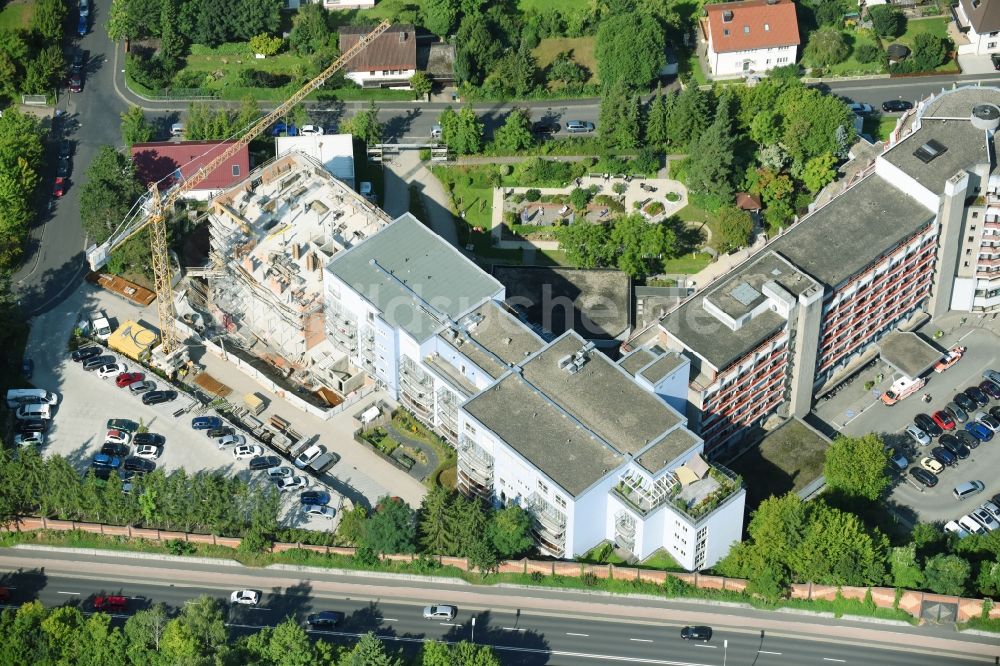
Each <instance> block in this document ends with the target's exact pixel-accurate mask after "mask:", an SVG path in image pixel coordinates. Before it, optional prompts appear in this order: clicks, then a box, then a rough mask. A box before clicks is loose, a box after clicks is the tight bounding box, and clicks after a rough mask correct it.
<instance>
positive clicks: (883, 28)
mask: <svg viewBox="0 0 1000 666" xmlns="http://www.w3.org/2000/svg"><path fill="white" fill-rule="evenodd" d="M868 16H869V18H871V20H872V28H873V29H874V30H875V34H876V35H878V36H879V37H899V36H900V35H902V34H903V33H904V32H906V15H905V14H903V12H901V11H900V10H898V9H896V8H894V7H892V6H890V5H876V6H874V7H869V8H868Z"/></svg>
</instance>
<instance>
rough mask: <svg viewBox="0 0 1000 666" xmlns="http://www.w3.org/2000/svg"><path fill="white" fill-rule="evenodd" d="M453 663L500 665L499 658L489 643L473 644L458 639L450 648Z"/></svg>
mask: <svg viewBox="0 0 1000 666" xmlns="http://www.w3.org/2000/svg"><path fill="white" fill-rule="evenodd" d="M452 654H453V659H454V663H455V664H462V666H500V659H499V658H498V657H497V656H496V654H495V653H494V652H493V648H491V647H490V646H489V645H474V644H472V643H469V642H468V641H460V642H459V643H458V644H456V645H455V646H454V647H453V648H452Z"/></svg>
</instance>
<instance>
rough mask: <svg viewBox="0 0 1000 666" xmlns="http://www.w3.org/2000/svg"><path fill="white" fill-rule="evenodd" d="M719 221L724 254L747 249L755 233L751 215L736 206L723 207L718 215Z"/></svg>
mask: <svg viewBox="0 0 1000 666" xmlns="http://www.w3.org/2000/svg"><path fill="white" fill-rule="evenodd" d="M716 216H717V217H718V220H719V230H720V231H721V232H722V238H721V242H722V247H721V248H719V249H720V250H722V251H723V252H728V251H730V250H735V249H737V248H741V247H745V246H746V244H747V243H748V242H749V241H750V234H751V232H753V219H752V218H751V217H750V213H748V212H746V211H745V210H740V209H739V208H736V207H735V206H723V207H722V208H720V209H719V212H718V213H717V215H716Z"/></svg>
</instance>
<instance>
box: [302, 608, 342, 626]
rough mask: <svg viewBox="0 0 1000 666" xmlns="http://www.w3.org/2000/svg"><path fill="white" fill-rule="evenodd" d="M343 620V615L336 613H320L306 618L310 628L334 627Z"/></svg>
mask: <svg viewBox="0 0 1000 666" xmlns="http://www.w3.org/2000/svg"><path fill="white" fill-rule="evenodd" d="M343 619H344V614H343V613H340V612H338V611H320V612H318V613H312V614H310V615H308V616H307V617H306V624H308V625H309V626H310V627H336V626H337V625H338V624H340V623H341V622H342V621H343Z"/></svg>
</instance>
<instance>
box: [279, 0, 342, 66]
mask: <svg viewBox="0 0 1000 666" xmlns="http://www.w3.org/2000/svg"><path fill="white" fill-rule="evenodd" d="M332 36H335V35H334V33H333V32H332V31H331V30H330V12H329V11H327V10H326V9H325V8H324V7H323V5H322V4H317V3H309V4H304V5H302V6H301V7H299V10H298V11H297V12H296V13H295V16H294V17H293V18H292V31H291V33H290V34H289V35H288V44H289V46H290V47H291V48H292V49H294V50H295V52H296V53H301V54H302V55H311V54H313V53H316V52H317V51H321V50H324V49H325V48H326V47H327V46H328V44H329V43H330V38H331V37H332Z"/></svg>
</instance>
